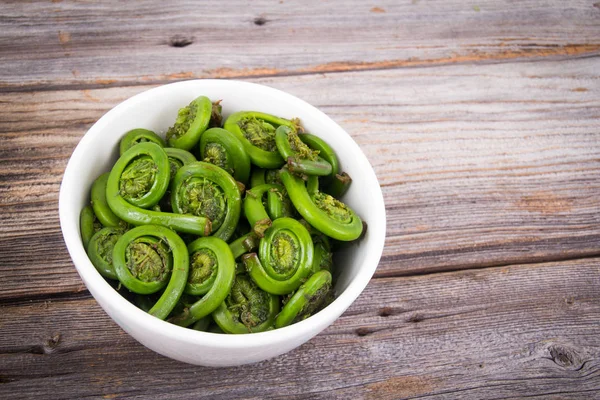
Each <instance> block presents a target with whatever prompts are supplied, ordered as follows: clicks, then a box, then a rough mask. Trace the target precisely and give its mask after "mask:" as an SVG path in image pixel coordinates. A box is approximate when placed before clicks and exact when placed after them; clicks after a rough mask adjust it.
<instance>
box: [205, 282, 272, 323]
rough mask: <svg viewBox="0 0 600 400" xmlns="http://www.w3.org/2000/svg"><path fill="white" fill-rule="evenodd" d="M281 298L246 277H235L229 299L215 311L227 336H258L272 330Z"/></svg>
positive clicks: (218, 321) (214, 315)
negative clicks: (257, 334)
mask: <svg viewBox="0 0 600 400" xmlns="http://www.w3.org/2000/svg"><path fill="white" fill-rule="evenodd" d="M278 313H279V297H278V296H276V295H273V294H269V293H267V292H265V291H263V290H261V289H260V288H259V287H258V286H256V284H255V283H254V282H253V281H252V279H250V278H249V277H248V276H247V275H246V274H240V275H236V277H235V281H234V283H233V286H232V288H231V292H230V293H229V296H227V299H226V300H225V301H224V302H223V303H221V304H220V305H219V307H218V308H217V309H216V310H215V311H214V312H213V314H212V315H213V319H214V320H215V322H216V323H217V325H219V327H220V328H221V329H222V330H223V331H224V332H226V333H237V334H240V333H255V332H263V331H266V330H269V329H272V328H273V323H274V322H275V317H276V316H277V314H278Z"/></svg>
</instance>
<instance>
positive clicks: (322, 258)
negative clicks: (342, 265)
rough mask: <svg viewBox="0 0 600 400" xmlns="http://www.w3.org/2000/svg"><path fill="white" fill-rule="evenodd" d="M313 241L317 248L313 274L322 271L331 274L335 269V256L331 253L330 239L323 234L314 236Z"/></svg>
mask: <svg viewBox="0 0 600 400" xmlns="http://www.w3.org/2000/svg"><path fill="white" fill-rule="evenodd" d="M312 239H313V245H314V248H315V251H314V258H313V264H312V273H313V274H314V273H315V272H317V271H320V270H326V271H329V272H331V270H332V269H333V254H332V253H331V245H330V244H329V239H327V236H325V235H323V234H321V233H317V234H313V235H312Z"/></svg>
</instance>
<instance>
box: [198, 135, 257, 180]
mask: <svg viewBox="0 0 600 400" xmlns="http://www.w3.org/2000/svg"><path fill="white" fill-rule="evenodd" d="M200 158H201V159H202V160H203V161H205V162H209V163H211V164H215V165H217V166H219V167H221V168H223V169H224V170H225V171H227V172H228V173H229V174H231V175H233V177H234V178H235V180H236V181H238V182H242V183H243V184H247V183H248V178H249V177H250V157H249V156H248V153H246V151H245V150H244V146H243V145H242V142H240V140H239V139H238V138H237V137H236V136H235V135H234V134H233V133H231V132H229V131H227V130H225V129H221V128H211V129H209V130H207V131H206V132H204V133H203V134H202V137H201V138H200Z"/></svg>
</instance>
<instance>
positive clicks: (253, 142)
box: [224, 111, 295, 168]
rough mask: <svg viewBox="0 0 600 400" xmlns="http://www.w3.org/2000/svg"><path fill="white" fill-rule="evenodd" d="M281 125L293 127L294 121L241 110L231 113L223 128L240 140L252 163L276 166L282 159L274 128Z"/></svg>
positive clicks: (266, 166) (260, 165)
mask: <svg viewBox="0 0 600 400" xmlns="http://www.w3.org/2000/svg"><path fill="white" fill-rule="evenodd" d="M281 125H285V126H289V127H294V126H295V122H294V121H290V120H287V119H283V118H279V117H276V116H274V115H270V114H265V113H260V112H251V111H241V112H237V113H234V114H231V115H230V116H229V118H227V120H226V121H225V125H224V128H225V129H227V130H228V131H230V132H231V133H233V134H234V135H235V136H236V137H237V138H238V139H239V140H240V142H242V144H243V145H244V148H245V149H246V152H247V153H248V155H249V156H250V160H251V161H252V163H253V164H255V165H258V166H259V167H261V168H278V167H280V166H281V165H282V164H283V162H284V160H283V158H281V155H279V152H278V151H277V146H276V144H275V130H276V129H277V128H278V127H279V126H281Z"/></svg>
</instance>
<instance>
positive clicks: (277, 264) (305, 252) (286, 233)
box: [242, 217, 314, 295]
mask: <svg viewBox="0 0 600 400" xmlns="http://www.w3.org/2000/svg"><path fill="white" fill-rule="evenodd" d="M313 252H314V249H313V242H312V239H311V237H310V233H309V232H308V231H307V230H306V228H305V227H304V226H303V225H302V224H301V223H300V222H298V221H296V220H295V219H292V218H285V217H284V218H279V219H277V220H275V221H273V225H272V226H271V227H270V228H269V229H267V231H266V232H265V237H263V238H262V239H261V240H260V244H259V249H258V256H257V255H256V253H250V254H245V255H244V256H242V261H243V262H244V265H245V266H246V269H247V270H248V273H249V275H250V276H251V277H252V279H253V280H254V282H256V284H257V285H258V286H259V287H260V288H261V289H263V290H264V291H266V292H269V293H272V294H279V295H280V294H288V293H291V292H292V291H294V290H296V289H297V288H298V286H300V284H301V283H302V281H303V280H304V278H306V276H307V275H308V274H309V273H310V271H311V268H312V263H313Z"/></svg>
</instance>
